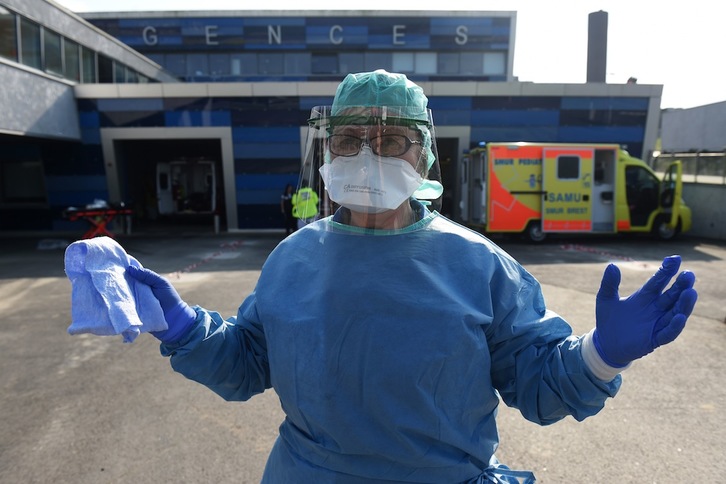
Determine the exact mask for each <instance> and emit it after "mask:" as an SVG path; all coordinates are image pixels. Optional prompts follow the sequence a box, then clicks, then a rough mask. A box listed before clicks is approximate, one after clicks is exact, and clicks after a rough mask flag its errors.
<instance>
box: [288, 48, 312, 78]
mask: <svg viewBox="0 0 726 484" xmlns="http://www.w3.org/2000/svg"><path fill="white" fill-rule="evenodd" d="M310 59H311V55H310V53H309V52H295V53H288V54H285V74H286V75H288V76H296V75H301V74H310Z"/></svg>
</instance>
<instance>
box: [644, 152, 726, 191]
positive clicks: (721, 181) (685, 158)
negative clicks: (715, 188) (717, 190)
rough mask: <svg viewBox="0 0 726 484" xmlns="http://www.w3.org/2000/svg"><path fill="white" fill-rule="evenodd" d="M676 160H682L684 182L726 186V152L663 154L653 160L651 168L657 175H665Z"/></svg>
mask: <svg viewBox="0 0 726 484" xmlns="http://www.w3.org/2000/svg"><path fill="white" fill-rule="evenodd" d="M676 160H681V163H682V166H683V181H684V182H691V183H709V184H717V185H726V151H721V152H705V151H697V152H686V153H661V154H659V155H658V156H654V157H653V158H652V160H651V165H650V166H651V167H652V168H653V170H655V172H656V173H664V172H665V171H666V170H667V169H668V165H670V164H671V163H673V162H674V161H676Z"/></svg>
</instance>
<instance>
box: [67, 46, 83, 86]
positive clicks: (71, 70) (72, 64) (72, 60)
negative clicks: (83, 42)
mask: <svg viewBox="0 0 726 484" xmlns="http://www.w3.org/2000/svg"><path fill="white" fill-rule="evenodd" d="M79 50H80V45H78V44H76V43H75V42H73V41H72V40H68V39H66V38H64V39H63V77H65V78H66V79H70V80H72V81H76V82H79V81H80V80H81V63H80V55H79Z"/></svg>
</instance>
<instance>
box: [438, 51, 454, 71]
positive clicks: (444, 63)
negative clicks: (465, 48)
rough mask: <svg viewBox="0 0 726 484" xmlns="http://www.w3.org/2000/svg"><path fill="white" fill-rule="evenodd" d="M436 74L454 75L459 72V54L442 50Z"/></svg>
mask: <svg viewBox="0 0 726 484" xmlns="http://www.w3.org/2000/svg"><path fill="white" fill-rule="evenodd" d="M438 66H439V67H438V74H439V75H440V76H441V75H456V74H458V73H459V54H458V53H451V52H442V53H440V54H439V59H438Z"/></svg>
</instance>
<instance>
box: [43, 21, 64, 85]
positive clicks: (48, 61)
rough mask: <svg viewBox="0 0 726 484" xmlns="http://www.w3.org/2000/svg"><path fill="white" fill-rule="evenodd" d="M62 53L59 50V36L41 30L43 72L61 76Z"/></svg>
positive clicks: (49, 31) (46, 30)
mask: <svg viewBox="0 0 726 484" xmlns="http://www.w3.org/2000/svg"><path fill="white" fill-rule="evenodd" d="M62 52H63V51H62V50H61V36H60V35H59V34H56V33H55V32H53V31H51V30H48V29H43V60H44V62H43V64H44V70H45V72H49V73H51V74H58V75H59V76H62V75H63V53H62Z"/></svg>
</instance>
